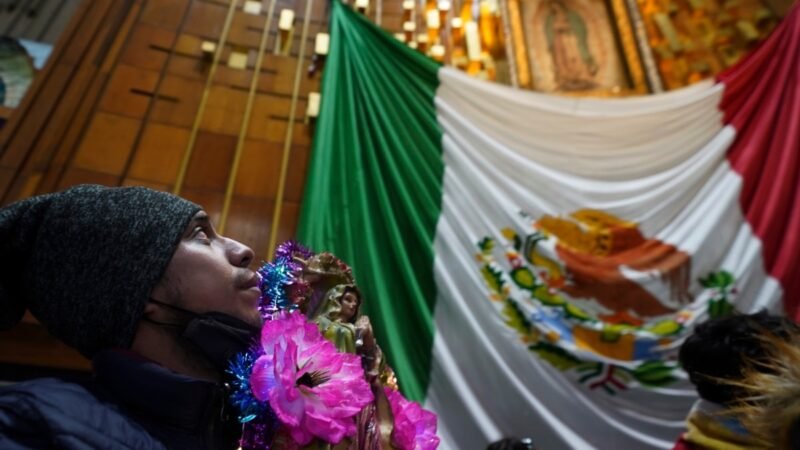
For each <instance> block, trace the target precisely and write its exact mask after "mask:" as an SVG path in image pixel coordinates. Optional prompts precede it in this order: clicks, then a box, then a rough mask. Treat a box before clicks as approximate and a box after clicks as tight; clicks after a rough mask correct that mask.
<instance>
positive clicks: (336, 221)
mask: <svg viewBox="0 0 800 450" xmlns="http://www.w3.org/2000/svg"><path fill="white" fill-rule="evenodd" d="M332 5H333V6H332V15H331V20H330V28H331V48H330V54H329V55H328V59H327V62H326V68H325V72H324V80H323V86H322V105H321V115H320V117H319V120H318V122H317V124H316V132H315V138H314V147H313V154H312V160H311V163H310V169H309V173H308V184H307V186H306V191H305V200H304V203H303V209H302V214H301V222H300V227H299V231H298V236H297V237H298V239H299V240H300V241H301V242H303V243H305V244H307V245H309V246H310V247H311V248H313V249H314V250H315V251H331V252H333V253H335V254H336V255H337V256H339V257H340V258H342V259H343V260H344V261H347V262H348V263H349V264H351V265H352V267H353V270H354V274H355V277H356V280H357V282H358V284H359V286H361V288H362V291H363V292H364V293H365V300H364V301H365V311H366V313H368V314H369V316H370V317H371V319H372V322H373V324H374V327H375V330H376V334H377V337H378V341H379V343H380V344H381V346H382V347H383V349H384V351H385V352H386V353H387V354H388V355H389V361H390V363H391V365H392V366H393V367H394V369H395V370H396V372H397V374H398V379H399V382H400V386H401V388H402V390H403V391H404V392H405V394H406V395H407V396H408V397H410V398H412V399H415V400H418V401H421V402H423V403H424V404H425V406H426V407H427V408H429V409H432V410H433V411H435V412H436V413H438V414H439V432H440V436H441V438H442V446H441V447H442V448H445V449H448V448H452V449H480V448H485V445H486V444H487V443H489V442H491V441H493V440H496V439H499V438H501V437H504V436H517V437H521V436H529V437H531V438H533V440H534V442H535V443H536V445H537V446H539V447H541V448H590V447H598V448H626V449H627V448H636V449H642V448H669V447H671V446H672V444H673V443H674V442H675V440H676V438H677V437H678V436H679V434H680V433H681V432H682V431H683V430H684V418H685V416H686V414H687V412H688V410H689V408H690V406H691V405H692V403H693V401H694V400H695V398H696V394H695V391H694V389H693V388H692V386H691V384H689V383H688V381H687V380H686V376H685V374H684V373H683V372H682V371H681V370H680V369H679V368H678V367H677V364H676V361H675V357H676V351H677V348H678V347H679V346H680V343H681V341H682V340H683V339H684V338H685V337H686V336H687V335H688V334H689V333H691V330H692V328H693V326H694V325H696V324H697V323H699V322H702V321H704V320H707V319H708V318H713V317H718V316H722V315H724V314H729V313H730V312H731V311H733V310H738V311H742V312H755V311H757V310H761V309H764V308H767V309H769V310H771V311H775V312H778V311H785V312H786V313H788V314H789V315H790V316H792V317H794V318H797V317H798V315H799V314H798V302H800V269H798V267H800V196H799V195H800V162H798V158H800V78H798V76H799V74H798V68H800V48H799V46H800V16H799V14H800V13H798V9H797V8H795V10H794V12H793V13H791V14H790V15H789V16H788V17H787V18H786V19H785V20H784V21H783V22H782V24H781V25H780V26H779V27H778V29H777V30H776V31H775V32H774V33H773V35H772V36H771V37H770V38H769V39H768V40H767V41H766V42H764V43H763V44H762V45H761V46H760V47H759V48H758V49H757V50H756V51H755V52H754V53H753V54H751V55H750V56H749V57H747V58H745V59H744V60H743V61H742V62H741V63H739V64H738V65H737V66H735V67H733V68H732V69H731V70H729V71H727V72H726V73H724V74H722V75H721V76H720V77H718V79H716V80H710V81H707V82H703V83H699V84H695V85H693V86H691V87H688V88H685V89H681V90H677V91H673V92H669V93H666V94H659V95H650V96H643V97H635V98H621V99H588V98H570V97H559V96H551V95H543V94H539V93H534V92H528V91H520V90H516V89H512V88H509V87H506V86H500V85H497V84H491V83H487V82H483V81H479V80H476V79H473V78H470V77H468V76H466V75H465V74H463V73H461V72H458V71H456V70H453V69H450V68H447V67H443V66H440V65H438V64H437V63H435V62H433V61H431V60H429V59H427V58H426V57H424V56H422V55H420V54H419V53H416V52H415V51H412V50H411V49H409V48H408V47H406V46H405V45H404V44H403V43H401V42H399V41H397V40H396V39H394V38H393V37H392V36H391V35H389V34H387V33H386V32H385V31H382V30H381V29H379V28H377V27H376V26H374V25H373V24H371V23H370V22H368V21H367V20H366V19H364V18H363V17H361V16H360V15H358V14H356V13H354V12H353V11H352V10H351V9H350V8H349V7H348V6H346V5H343V4H342V3H341V2H340V1H334V2H333V4H332Z"/></svg>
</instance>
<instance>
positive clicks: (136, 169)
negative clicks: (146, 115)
mask: <svg viewBox="0 0 800 450" xmlns="http://www.w3.org/2000/svg"><path fill="white" fill-rule="evenodd" d="M189 134H190V132H189V130H188V129H186V128H181V127H175V126H171V125H165V124H160V123H157V122H150V123H148V124H147V125H145V129H144V132H143V133H142V138H141V141H139V146H138V147H137V148H136V153H135V155H134V158H133V161H132V163H131V167H130V170H129V172H128V174H127V176H129V177H131V178H133V179H138V180H147V181H150V182H154V183H158V184H162V185H165V186H171V185H172V183H173V182H174V181H175V178H176V177H177V176H178V169H179V168H180V163H181V159H182V158H183V152H184V151H185V150H186V145H187V144H188V143H189ZM167 190H169V189H167Z"/></svg>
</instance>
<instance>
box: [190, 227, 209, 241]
mask: <svg viewBox="0 0 800 450" xmlns="http://www.w3.org/2000/svg"><path fill="white" fill-rule="evenodd" d="M192 239H197V240H199V241H202V242H204V243H211V239H210V238H209V233H207V232H206V230H205V229H204V228H203V227H202V226H199V225H198V226H196V227H195V228H194V230H193V231H192Z"/></svg>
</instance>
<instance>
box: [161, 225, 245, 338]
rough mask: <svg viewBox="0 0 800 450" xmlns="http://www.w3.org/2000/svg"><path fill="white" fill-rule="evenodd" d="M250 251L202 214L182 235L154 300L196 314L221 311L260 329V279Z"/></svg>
mask: <svg viewBox="0 0 800 450" xmlns="http://www.w3.org/2000/svg"><path fill="white" fill-rule="evenodd" d="M253 258H254V253H253V250H251V249H250V247H248V246H246V245H244V244H242V243H240V242H238V241H235V240H233V239H230V238H227V237H225V236H222V235H219V234H217V233H216V231H215V230H214V227H213V226H212V225H211V223H210V221H209V218H208V214H206V213H205V211H200V212H198V213H197V214H195V216H194V217H193V218H192V220H191V221H190V222H189V225H188V226H187V227H186V229H185V230H184V233H183V235H182V236H181V241H180V244H179V245H178V248H177V249H176V250H175V253H174V254H173V255H172V260H170V263H169V265H168V266H167V270H166V271H165V273H164V276H163V277H162V280H161V281H160V282H159V284H158V285H157V286H156V288H155V289H154V290H153V293H152V297H153V298H155V299H157V300H159V301H162V302H164V303H169V304H172V305H175V306H179V307H181V308H184V309H188V310H190V311H193V312H195V313H205V312H210V311H215V312H221V313H225V314H228V315H230V316H233V317H236V318H238V319H240V320H243V321H245V322H247V323H249V324H251V325H254V326H260V325H261V315H260V313H259V311H258V308H257V307H258V300H259V298H260V296H261V292H260V290H259V287H258V280H259V279H258V275H257V274H256V273H255V272H254V271H252V270H250V269H249V268H248V266H249V265H250V263H251V262H252V261H253Z"/></svg>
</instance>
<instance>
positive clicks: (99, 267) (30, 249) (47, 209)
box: [0, 185, 200, 357]
mask: <svg viewBox="0 0 800 450" xmlns="http://www.w3.org/2000/svg"><path fill="white" fill-rule="evenodd" d="M199 210H200V207H199V206H198V205H196V204H194V203H192V202H190V201H188V200H184V199H182V198H180V197H177V196H174V195H172V194H168V193H166V192H159V191H154V190H152V189H147V188H142V187H121V188H108V187H103V186H96V185H81V186H75V187H72V188H70V189H67V190H65V191H63V192H59V193H54V194H46V195H41V196H37V197H32V198H29V199H26V200H22V201H19V202H17V203H14V204H11V205H9V206H8V207H5V208H3V209H0V328H9V327H12V326H14V325H15V324H16V323H17V322H19V320H20V319H21V318H22V315H23V314H24V312H25V309H26V308H27V309H29V310H30V311H31V313H32V314H33V316H34V317H36V318H37V319H38V320H39V321H40V322H41V323H42V324H44V326H45V327H46V328H47V330H48V331H49V332H50V334H52V335H53V336H55V337H57V338H58V339H60V340H61V341H63V342H64V343H66V344H67V345H69V346H71V347H73V348H75V349H77V350H78V351H80V352H81V353H82V354H83V355H85V356H87V357H92V356H93V355H94V354H95V353H96V352H97V351H99V350H102V349H107V348H115V347H123V348H127V347H129V346H130V345H131V341H132V340H133V335H134V333H135V331H136V324H137V322H138V321H139V319H140V318H141V315H142V313H143V311H144V305H145V303H146V302H147V299H148V297H149V295H150V291H152V289H153V287H155V285H156V284H157V283H158V281H159V280H160V279H161V277H162V275H163V274H164V271H165V270H166V268H167V265H168V264H169V261H170V259H171V258H172V255H173V253H174V252H175V249H176V248H177V246H178V244H179V243H180V239H181V235H182V234H183V231H184V229H185V227H186V226H187V225H188V224H189V221H190V219H191V218H192V217H193V216H194V214H195V213H197V211H199Z"/></svg>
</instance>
